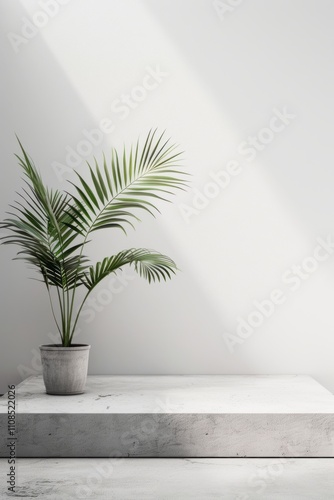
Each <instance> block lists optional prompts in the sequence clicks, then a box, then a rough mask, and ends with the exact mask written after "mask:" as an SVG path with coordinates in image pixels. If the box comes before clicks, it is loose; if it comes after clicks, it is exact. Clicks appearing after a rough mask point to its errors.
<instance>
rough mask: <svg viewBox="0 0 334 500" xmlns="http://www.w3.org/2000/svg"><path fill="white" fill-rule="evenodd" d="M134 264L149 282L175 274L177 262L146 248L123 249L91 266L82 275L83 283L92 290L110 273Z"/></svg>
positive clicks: (165, 278)
mask: <svg viewBox="0 0 334 500" xmlns="http://www.w3.org/2000/svg"><path fill="white" fill-rule="evenodd" d="M127 264H130V265H134V268H135V270H136V271H137V272H138V273H139V275H140V276H142V277H143V278H145V279H147V280H148V282H149V283H151V282H154V281H161V280H162V279H163V280H164V281H166V280H167V278H171V275H172V274H175V271H176V269H177V268H176V264H175V262H174V261H173V260H172V259H170V258H169V257H166V256H165V255H162V254H160V253H158V252H154V251H151V250H146V249H145V248H139V249H130V250H123V251H122V252H119V253H118V254H116V255H113V256H112V257H106V258H104V259H103V260H102V261H101V262H98V263H97V264H96V265H95V266H90V267H89V269H88V272H83V273H82V274H81V275H80V279H81V281H82V283H83V284H84V285H85V286H86V287H87V288H88V290H89V291H91V290H92V289H93V288H95V287H96V285H98V284H99V283H100V282H101V281H102V280H103V279H104V278H106V277H107V276H109V274H111V273H114V272H116V271H117V270H118V269H120V268H122V267H123V266H125V265H127Z"/></svg>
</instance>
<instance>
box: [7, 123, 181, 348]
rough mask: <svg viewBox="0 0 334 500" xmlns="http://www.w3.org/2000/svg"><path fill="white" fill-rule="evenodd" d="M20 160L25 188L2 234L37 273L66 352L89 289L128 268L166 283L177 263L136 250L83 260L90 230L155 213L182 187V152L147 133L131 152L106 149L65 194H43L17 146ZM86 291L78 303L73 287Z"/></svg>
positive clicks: (41, 185) (30, 163) (52, 191)
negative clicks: (142, 213)
mask: <svg viewBox="0 0 334 500" xmlns="http://www.w3.org/2000/svg"><path fill="white" fill-rule="evenodd" d="M18 142H19V145H20V149H21V154H20V156H19V155H16V157H17V159H18V161H19V164H20V166H21V167H22V169H23V172H24V174H25V176H24V177H25V187H24V188H23V189H22V192H21V193H18V196H19V198H18V200H17V201H16V202H15V203H14V205H11V211H10V212H7V215H8V217H7V218H6V219H5V220H4V221H2V222H0V229H2V230H5V231H6V232H8V234H6V236H3V237H2V238H1V243H2V244H4V245H9V244H13V245H18V246H19V247H20V251H18V253H17V256H16V259H23V260H24V261H26V262H27V263H28V264H30V265H32V266H33V267H34V268H37V270H38V271H39V273H40V275H41V279H40V281H43V282H44V283H45V285H46V288H47V292H48V295H49V299H50V305H51V310H52V314H53V317H54V320H55V323H56V326H57V329H58V331H59V334H60V337H61V342H62V345H63V346H64V347H68V346H71V343H72V339H73V335H74V332H75V328H76V326H77V322H78V319H79V316H80V312H81V310H82V307H83V305H84V303H85V301H86V299H87V297H88V296H89V294H90V293H91V292H92V290H93V289H94V288H95V287H96V286H97V285H98V284H99V283H100V281H102V280H103V279H104V278H105V277H106V276H108V275H110V274H111V273H115V272H116V271H117V270H119V269H121V268H122V267H123V266H125V265H127V264H129V265H132V266H134V269H135V270H136V271H137V272H138V273H139V275H140V276H142V277H144V278H146V279H147V280H148V281H149V282H150V283H151V282H154V281H160V280H165V281H166V280H167V278H171V276H172V275H173V274H175V271H176V269H177V268H176V264H175V262H173V260H171V259H170V258H169V257H167V256H165V255H162V254H160V253H158V252H155V251H152V250H147V249H144V248H140V249H133V248H131V249H129V250H123V251H121V252H119V253H117V254H116V255H112V256H107V257H105V258H104V259H103V260H102V261H101V262H97V263H96V264H94V265H93V264H91V263H90V262H89V259H88V257H87V256H86V255H85V254H84V251H85V247H86V245H87V244H88V243H89V241H90V238H91V235H92V233H93V232H94V231H98V230H101V229H107V228H118V229H121V230H122V231H124V232H126V228H127V226H132V227H133V225H134V223H135V222H136V221H138V220H139V219H138V216H137V213H138V211H140V210H144V211H146V212H149V213H150V214H152V215H154V214H155V213H156V212H157V211H158V209H157V207H156V202H159V201H161V200H164V201H169V197H170V195H172V194H175V192H176V190H177V189H184V188H185V187H186V185H187V181H186V177H185V176H186V174H185V172H184V171H183V170H182V168H181V167H180V163H179V162H180V152H179V151H178V149H177V147H176V146H175V145H171V144H170V140H169V139H168V140H166V139H165V137H164V134H162V135H160V136H157V135H156V131H150V132H149V134H148V135H147V137H146V140H145V141H144V142H143V143H141V142H140V141H139V140H138V141H137V143H136V144H135V145H134V146H132V147H131V148H130V150H129V152H126V150H125V148H124V150H123V151H122V154H118V153H117V151H116V150H115V149H112V152H111V158H110V160H109V161H107V159H106V157H105V156H104V155H103V161H102V162H101V164H99V163H98V162H97V160H96V159H95V158H94V164H93V165H90V164H89V163H87V177H89V180H87V179H85V178H84V177H83V176H82V175H81V174H79V172H77V171H75V173H76V182H70V184H72V189H71V191H72V192H73V193H72V192H68V191H66V192H61V191H59V190H56V189H49V188H48V187H47V186H45V185H44V183H43V180H42V177H41V175H40V173H39V171H38V170H37V168H36V167H35V165H34V163H33V161H32V160H31V158H30V157H29V156H28V154H27V153H26V151H25V150H24V148H23V146H22V144H21V142H20V141H19V140H18ZM78 287H84V289H85V293H84V295H83V298H82V297H80V300H79V303H77V302H78V301H77V300H76V299H77V298H78V296H77V295H76V292H77V288H78Z"/></svg>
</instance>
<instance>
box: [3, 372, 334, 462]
mask: <svg viewBox="0 0 334 500" xmlns="http://www.w3.org/2000/svg"><path fill="white" fill-rule="evenodd" d="M16 392H17V430H18V434H17V437H18V441H17V455H18V456H20V457H64V458H66V457H107V458H108V457H118V456H122V457H175V458H178V457H179V458H184V457H190V458H191V457H334V396H333V395H332V394H331V393H330V392H329V391H327V390H326V389H324V388H323V387H322V386H321V385H320V384H318V383H317V382H316V381H315V380H313V379H312V378H310V377H306V376H241V375H240V376H223V375H222V376H211V375H210V376H90V377H88V381H87V391H86V393H85V394H83V395H78V396H50V395H47V394H45V389H44V386H43V381H42V379H41V378H40V377H32V378H29V379H27V380H26V381H25V382H23V383H22V384H21V385H20V386H18V387H17V391H16ZM6 403H7V401H6V396H5V397H4V398H2V399H1V402H0V418H1V427H2V428H3V429H6V418H7V405H6ZM6 439H7V436H6V432H3V433H1V456H2V457H5V456H6V447H5V444H6Z"/></svg>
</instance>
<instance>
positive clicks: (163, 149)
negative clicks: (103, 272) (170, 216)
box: [68, 131, 187, 236]
mask: <svg viewBox="0 0 334 500" xmlns="http://www.w3.org/2000/svg"><path fill="white" fill-rule="evenodd" d="M180 154H181V153H180V152H178V151H177V148H176V146H175V145H169V140H164V134H162V135H160V136H159V137H158V138H156V131H153V132H152V131H150V132H149V134H148V135H147V137H146V140H145V143H144V146H143V147H141V146H140V144H139V142H137V144H136V147H132V148H131V149H130V151H129V154H128V155H127V154H126V152H125V150H124V151H123V154H122V155H121V158H120V156H119V154H118V153H117V151H116V150H115V149H113V150H112V155H111V161H110V165H109V166H108V164H107V161H106V159H105V157H104V160H103V168H101V167H100V166H99V165H98V163H97V160H96V159H95V166H94V167H92V166H91V165H90V164H88V169H89V173H90V177H91V180H92V184H91V185H89V184H88V182H87V181H86V180H85V179H84V178H83V177H82V175H80V174H79V173H78V172H76V174H77V177H78V182H77V183H71V184H72V185H73V186H74V188H75V190H76V194H75V195H73V197H72V201H73V203H72V206H73V209H72V210H70V211H69V212H68V213H69V217H70V218H71V219H72V220H71V221H70V222H69V224H71V226H75V227H76V229H74V230H76V231H77V232H78V233H79V234H81V235H85V236H87V235H88V234H89V233H90V232H92V231H96V230H99V229H104V228H106V227H118V228H120V229H122V230H123V231H125V230H126V226H127V225H129V224H130V225H132V222H133V221H134V220H136V219H138V217H137V216H136V215H135V214H134V213H133V209H134V210H135V211H136V210H137V209H139V210H145V211H146V212H149V213H150V214H152V215H154V214H155V213H156V212H159V210H158V208H157V207H156V206H155V203H154V202H155V201H160V200H163V201H169V198H170V196H171V195H173V194H175V192H176V190H178V189H184V188H185V187H186V186H187V181H186V179H185V176H186V174H185V173H184V172H183V171H182V170H181V169H180V165H179V158H180ZM78 212H81V213H82V214H83V215H82V217H81V218H80V220H79V221H78V218H77V213H78ZM75 223H76V224H75Z"/></svg>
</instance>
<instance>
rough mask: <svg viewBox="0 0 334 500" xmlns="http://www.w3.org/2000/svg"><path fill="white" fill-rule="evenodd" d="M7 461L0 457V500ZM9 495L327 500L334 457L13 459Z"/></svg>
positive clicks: (333, 488) (332, 489)
mask: <svg viewBox="0 0 334 500" xmlns="http://www.w3.org/2000/svg"><path fill="white" fill-rule="evenodd" d="M7 472H8V464H7V461H6V460H5V459H2V460H0V477H1V482H0V485H1V492H0V498H1V499H5V498H8V497H9V496H12V495H7V492H6V486H5V484H6V474H7ZM16 473H17V487H16V495H14V496H12V497H14V498H25V499H36V498H37V499H38V498H40V499H43V500H44V499H45V500H51V499H52V500H70V499H71V500H73V499H105V500H112V499H115V500H187V499H192V500H211V499H215V500H252V499H265V500H278V499H279V500H282V499H284V500H308V499H309V500H333V499H334V459H325V458H324V459H319V458H317V459H312V458H306V459H303V458H297V459H283V458H281V459H276V458H273V459H263V458H262V459H258V458H256V459H149V458H143V459H139V458H135V459H119V460H117V459H87V458H86V459H71V458H70V459H18V461H17V464H16Z"/></svg>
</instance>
